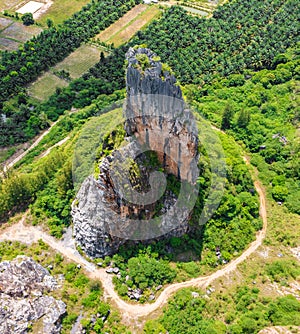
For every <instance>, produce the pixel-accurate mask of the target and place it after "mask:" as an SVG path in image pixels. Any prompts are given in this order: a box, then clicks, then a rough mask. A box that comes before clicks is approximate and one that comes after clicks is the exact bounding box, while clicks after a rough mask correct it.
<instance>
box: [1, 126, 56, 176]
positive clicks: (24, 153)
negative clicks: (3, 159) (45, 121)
mask: <svg viewBox="0 0 300 334" xmlns="http://www.w3.org/2000/svg"><path fill="white" fill-rule="evenodd" d="M57 122H58V120H57V121H56V122H54V123H52V124H51V126H50V128H49V129H47V130H46V131H45V132H43V133H42V134H41V135H40V136H39V137H38V138H37V139H36V140H35V141H34V142H33V143H32V145H31V146H29V147H28V149H27V150H26V151H24V152H23V153H21V154H19V155H17V157H16V158H14V159H13V160H12V161H10V162H9V163H8V164H6V165H4V167H3V173H6V172H7V170H8V169H10V168H12V167H13V166H14V165H15V164H16V163H17V162H19V161H20V160H21V159H22V158H24V157H25V155H26V154H27V153H28V152H29V151H30V150H32V149H33V148H35V147H36V146H37V145H38V144H39V143H40V141H41V140H42V139H43V138H44V137H45V136H46V135H47V134H48V133H49V132H50V130H51V129H52V128H53V126H55V125H56V123H57ZM50 149H51V148H50Z"/></svg>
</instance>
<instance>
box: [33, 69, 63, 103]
mask: <svg viewBox="0 0 300 334" xmlns="http://www.w3.org/2000/svg"><path fill="white" fill-rule="evenodd" d="M67 85H68V83H67V82H66V81H65V80H62V79H60V78H58V77H57V76H56V75H54V74H52V73H48V72H47V73H45V74H43V75H42V76H41V77H40V78H39V79H38V80H37V81H35V82H34V83H33V84H32V85H31V86H30V87H29V88H28V93H29V95H31V96H32V97H34V98H36V99H38V100H45V99H47V98H48V97H49V96H51V95H52V94H53V93H54V92H55V89H56V88H57V87H65V86H67Z"/></svg>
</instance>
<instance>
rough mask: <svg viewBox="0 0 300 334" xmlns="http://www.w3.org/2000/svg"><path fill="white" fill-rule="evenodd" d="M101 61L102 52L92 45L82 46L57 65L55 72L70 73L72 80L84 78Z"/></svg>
mask: <svg viewBox="0 0 300 334" xmlns="http://www.w3.org/2000/svg"><path fill="white" fill-rule="evenodd" d="M99 59H100V50H99V49H98V48H96V47H94V46H91V45H86V44H85V45H82V46H81V47H80V48H78V49H77V50H75V51H74V52H72V53H71V54H70V55H69V56H68V57H67V58H66V59H64V60H63V61H62V62H60V63H59V64H57V65H56V66H55V67H54V68H53V70H54V71H61V70H65V71H67V72H69V73H70V76H71V78H72V79H76V78H79V77H81V76H82V74H83V73H85V72H86V71H87V70H88V69H89V68H90V67H92V66H93V65H95V64H96V63H97V62H98V61H99Z"/></svg>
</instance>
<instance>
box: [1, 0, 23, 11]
mask: <svg viewBox="0 0 300 334" xmlns="http://www.w3.org/2000/svg"><path fill="white" fill-rule="evenodd" d="M22 2H24V1H22V0H0V11H1V12H2V11H3V10H5V9H6V10H10V9H13V8H15V7H17V5H18V4H20V3H22Z"/></svg>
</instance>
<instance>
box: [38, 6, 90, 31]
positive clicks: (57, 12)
mask: <svg viewBox="0 0 300 334" xmlns="http://www.w3.org/2000/svg"><path fill="white" fill-rule="evenodd" d="M89 2H90V1H89V0H75V1H69V0H54V1H53V4H52V5H51V6H50V7H49V9H48V10H47V11H46V12H45V13H43V14H42V15H41V16H40V18H39V19H38V20H37V21H38V22H39V23H41V24H42V25H46V22H47V19H51V20H52V21H53V22H54V23H55V24H60V23H62V22H63V21H64V20H66V19H67V18H69V17H70V16H71V15H73V14H74V13H76V12H78V11H79V10H80V9H81V8H82V6H84V5H85V4H87V3H89Z"/></svg>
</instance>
